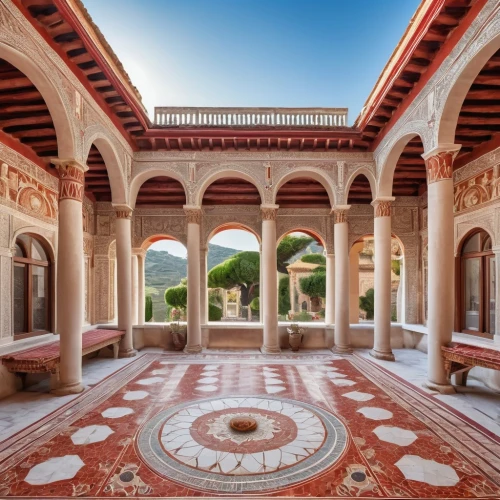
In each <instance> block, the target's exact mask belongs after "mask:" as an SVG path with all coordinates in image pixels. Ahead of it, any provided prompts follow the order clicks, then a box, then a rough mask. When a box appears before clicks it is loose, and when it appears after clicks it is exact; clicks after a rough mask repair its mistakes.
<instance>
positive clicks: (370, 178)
mask: <svg viewBox="0 0 500 500" xmlns="http://www.w3.org/2000/svg"><path fill="white" fill-rule="evenodd" d="M358 175H364V176H365V177H366V178H367V179H368V182H369V183H370V188H371V191H372V200H375V199H376V197H377V180H376V179H375V176H374V175H373V173H372V171H371V170H370V168H368V167H366V166H361V167H359V168H357V169H356V170H354V172H352V174H351V175H350V176H349V178H348V179H347V182H346V186H345V197H344V199H345V200H346V202H347V200H348V199H349V191H350V189H351V185H352V183H353V182H354V180H355V179H356V177H357V176H358Z"/></svg>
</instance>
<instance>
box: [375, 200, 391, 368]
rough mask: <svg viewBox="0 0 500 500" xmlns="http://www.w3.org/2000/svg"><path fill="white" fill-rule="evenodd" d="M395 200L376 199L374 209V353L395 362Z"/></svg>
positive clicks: (376, 356) (380, 357)
mask: <svg viewBox="0 0 500 500" xmlns="http://www.w3.org/2000/svg"><path fill="white" fill-rule="evenodd" d="M393 201H394V198H392V197H391V198H378V199H376V200H374V201H373V203H372V205H373V207H374V209H375V222H374V227H375V238H374V239H375V315H374V319H375V328H374V332H373V349H372V350H371V351H370V354H371V355H372V356H373V357H374V358H377V359H384V360H386V361H394V360H395V358H394V354H393V353H392V349H391V255H392V254H391V203H392V202H393Z"/></svg>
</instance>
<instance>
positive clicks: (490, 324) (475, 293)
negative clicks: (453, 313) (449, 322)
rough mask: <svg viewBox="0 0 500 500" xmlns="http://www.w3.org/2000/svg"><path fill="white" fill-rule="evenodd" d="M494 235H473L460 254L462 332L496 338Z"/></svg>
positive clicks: (465, 242) (466, 240) (484, 232)
mask: <svg viewBox="0 0 500 500" xmlns="http://www.w3.org/2000/svg"><path fill="white" fill-rule="evenodd" d="M491 247H492V243H491V237H490V235H489V234H488V233H487V232H486V231H483V230H478V231H475V232H473V233H472V234H470V235H469V236H468V237H467V238H466V239H465V241H464V242H463V244H462V247H461V251H460V268H459V270H460V277H459V280H458V283H460V299H461V301H460V304H461V308H460V331H462V332H465V333H470V334H473V335H480V336H485V337H492V336H493V335H494V333H495V301H496V296H495V265H496V263H495V255H494V254H493V252H492V250H491Z"/></svg>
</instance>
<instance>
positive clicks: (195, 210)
mask: <svg viewBox="0 0 500 500" xmlns="http://www.w3.org/2000/svg"><path fill="white" fill-rule="evenodd" d="M183 208H184V213H185V214H186V219H187V223H188V224H198V225H200V224H201V215H202V213H201V207H199V206H198V205H184V207H183Z"/></svg>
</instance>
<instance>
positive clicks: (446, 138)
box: [435, 15, 500, 146]
mask: <svg viewBox="0 0 500 500" xmlns="http://www.w3.org/2000/svg"><path fill="white" fill-rule="evenodd" d="M499 49H500V16H498V15H497V19H496V20H494V21H493V22H492V23H491V25H490V26H489V27H488V28H487V29H485V30H484V32H483V33H482V34H481V35H480V36H479V37H477V38H476V39H475V40H474V42H473V43H472V44H471V46H470V49H469V51H468V52H469V53H467V52H466V53H465V54H461V61H463V62H462V64H460V62H459V63H457V65H456V66H455V67H454V68H453V69H452V74H448V75H447V78H446V83H445V85H446V87H447V89H446V90H444V92H443V94H442V95H441V96H440V106H439V108H438V109H437V110H436V122H437V124H438V125H437V127H436V128H437V137H436V144H435V145H436V146H437V145H441V144H454V142H455V131H456V128H457V123H458V116H459V114H460V110H461V109H462V105H463V102H464V100H465V97H466V96H467V92H468V91H469V89H470V87H471V85H472V83H473V82H474V80H475V78H476V77H477V75H478V74H479V73H480V71H481V70H482V69H483V67H484V65H485V64H486V63H487V62H488V60H489V59H490V58H491V57H492V56H493V54H494V53H495V52H497V51H498V50H499Z"/></svg>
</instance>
